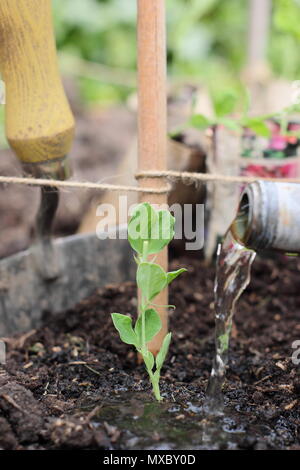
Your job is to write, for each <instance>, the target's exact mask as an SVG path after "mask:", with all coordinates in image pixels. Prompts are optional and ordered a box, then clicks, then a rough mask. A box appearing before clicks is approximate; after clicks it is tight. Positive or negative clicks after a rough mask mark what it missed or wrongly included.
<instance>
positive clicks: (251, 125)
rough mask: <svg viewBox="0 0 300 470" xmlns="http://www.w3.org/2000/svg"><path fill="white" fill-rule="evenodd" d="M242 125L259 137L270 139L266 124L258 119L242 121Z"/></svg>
mask: <svg viewBox="0 0 300 470" xmlns="http://www.w3.org/2000/svg"><path fill="white" fill-rule="evenodd" d="M243 125H244V126H245V127H248V129H251V130H252V131H253V132H255V134H257V135H259V136H261V137H271V131H270V129H269V128H268V126H267V124H266V123H265V122H264V121H263V120H261V119H259V118H250V119H244V120H243Z"/></svg>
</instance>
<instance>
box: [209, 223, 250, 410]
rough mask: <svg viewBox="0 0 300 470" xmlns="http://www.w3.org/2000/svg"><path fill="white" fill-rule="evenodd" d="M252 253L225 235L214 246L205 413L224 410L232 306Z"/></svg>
mask: <svg viewBox="0 0 300 470" xmlns="http://www.w3.org/2000/svg"><path fill="white" fill-rule="evenodd" d="M255 256H256V253H255V252H254V251H252V250H248V249H246V248H245V247H244V246H242V245H241V244H239V243H238V242H237V241H236V240H235V239H234V237H233V235H232V233H231V230H229V231H228V232H227V235H226V237H225V240H224V242H223V244H222V245H219V247H218V259H217V273H216V280H215V290H214V294H215V314H216V317H215V321H216V330H215V343H216V350H215V357H214V361H213V366H212V371H211V376H210V380H209V383H208V388H207V394H206V406H205V407H206V410H207V411H208V412H209V413H211V414H221V413H222V412H223V407H224V398H223V393H222V387H223V384H224V381H225V374H226V368H227V364H228V349H229V341H230V335H231V329H232V320H233V316H234V311H235V305H236V302H237V300H238V299H239V298H240V296H241V294H242V293H243V291H244V290H245V289H246V287H247V286H248V284H249V282H250V278H251V266H252V263H253V261H254V259H255Z"/></svg>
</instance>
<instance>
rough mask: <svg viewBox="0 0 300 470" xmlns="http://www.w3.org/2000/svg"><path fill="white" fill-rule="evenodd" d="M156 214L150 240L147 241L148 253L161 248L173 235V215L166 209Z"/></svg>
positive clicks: (155, 251) (153, 252) (157, 251)
mask: <svg viewBox="0 0 300 470" xmlns="http://www.w3.org/2000/svg"><path fill="white" fill-rule="evenodd" d="M157 215H158V221H157V224H156V225H153V227H152V232H151V240H150V241H149V247H148V253H149V254H150V255H151V254H155V253H159V252H160V251H161V250H163V249H164V247H165V246H167V245H168V244H169V243H170V241H171V240H172V239H173V237H174V235H175V231H174V226H175V218H174V217H173V215H172V214H171V213H170V212H169V211H167V210H161V211H158V212H157Z"/></svg>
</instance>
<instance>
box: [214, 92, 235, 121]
mask: <svg viewBox="0 0 300 470" xmlns="http://www.w3.org/2000/svg"><path fill="white" fill-rule="evenodd" d="M236 104H237V96H236V95H235V94H234V93H232V92H228V93H224V94H222V96H220V97H218V98H217V99H216V100H215V103H214V107H215V113H216V116H217V117H219V118H220V117H223V116H226V115H228V114H231V113H233V111H234V109H235V107H236Z"/></svg>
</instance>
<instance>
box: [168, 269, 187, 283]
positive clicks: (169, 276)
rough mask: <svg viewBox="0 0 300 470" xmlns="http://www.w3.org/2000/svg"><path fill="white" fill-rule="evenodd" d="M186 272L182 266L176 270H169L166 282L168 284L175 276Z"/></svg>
mask: <svg viewBox="0 0 300 470" xmlns="http://www.w3.org/2000/svg"><path fill="white" fill-rule="evenodd" d="M186 272H187V269H185V268H182V269H178V270H177V271H171V272H169V273H167V282H168V284H170V283H171V282H172V281H174V279H176V277H178V276H180V274H182V273H186Z"/></svg>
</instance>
